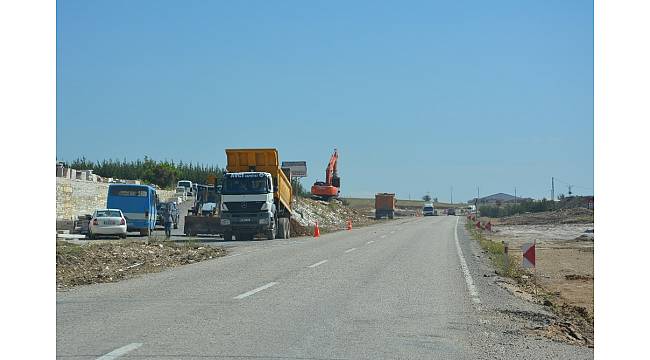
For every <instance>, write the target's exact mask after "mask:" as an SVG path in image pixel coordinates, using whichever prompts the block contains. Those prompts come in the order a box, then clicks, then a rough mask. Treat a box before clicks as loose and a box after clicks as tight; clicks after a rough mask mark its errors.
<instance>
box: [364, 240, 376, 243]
mask: <svg viewBox="0 0 650 360" xmlns="http://www.w3.org/2000/svg"><path fill="white" fill-rule="evenodd" d="M374 242H375V241H374V240H370V241H368V242H367V243H366V244H372V243H374Z"/></svg>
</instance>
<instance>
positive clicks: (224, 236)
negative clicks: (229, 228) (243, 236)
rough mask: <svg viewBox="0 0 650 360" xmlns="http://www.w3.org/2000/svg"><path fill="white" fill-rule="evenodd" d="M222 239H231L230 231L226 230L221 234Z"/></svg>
mask: <svg viewBox="0 0 650 360" xmlns="http://www.w3.org/2000/svg"><path fill="white" fill-rule="evenodd" d="M223 239H224V240H225V241H232V233H231V232H226V233H224V234H223Z"/></svg>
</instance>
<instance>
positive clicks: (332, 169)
mask: <svg viewBox="0 0 650 360" xmlns="http://www.w3.org/2000/svg"><path fill="white" fill-rule="evenodd" d="M338 159H339V152H338V150H337V149H334V154H332V156H331V157H330V162H329V164H327V169H325V183H326V184H327V185H332V177H333V175H334V174H336V163H337V161H338Z"/></svg>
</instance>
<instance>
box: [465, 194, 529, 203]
mask: <svg viewBox="0 0 650 360" xmlns="http://www.w3.org/2000/svg"><path fill="white" fill-rule="evenodd" d="M532 200H533V199H531V198H524V197H519V196H517V197H514V196H513V195H510V194H505V193H498V194H492V195H489V196H484V197H482V198H479V199H478V203H479V204H487V205H493V204H511V203H512V204H514V203H515V202H524V201H532ZM467 203H468V204H474V203H476V198H473V199H472V200H468V201H467Z"/></svg>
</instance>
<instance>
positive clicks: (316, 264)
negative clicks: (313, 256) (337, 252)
mask: <svg viewBox="0 0 650 360" xmlns="http://www.w3.org/2000/svg"><path fill="white" fill-rule="evenodd" d="M326 262H327V260H323V261H319V262H317V263H315V264H311V265H309V266H307V267H310V268H315V267H316V266H318V265H323V264H325V263H326Z"/></svg>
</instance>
